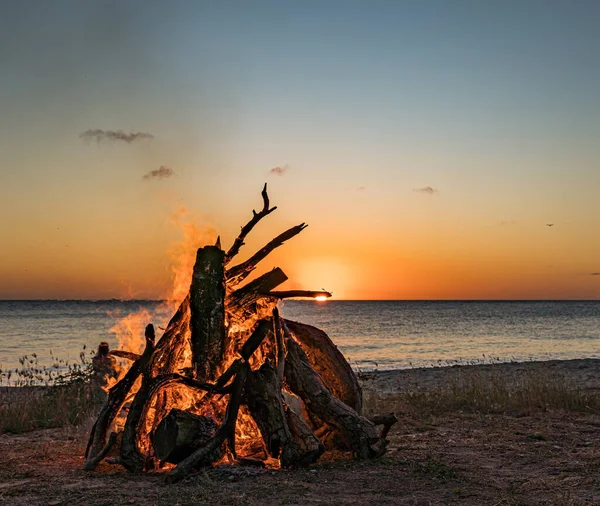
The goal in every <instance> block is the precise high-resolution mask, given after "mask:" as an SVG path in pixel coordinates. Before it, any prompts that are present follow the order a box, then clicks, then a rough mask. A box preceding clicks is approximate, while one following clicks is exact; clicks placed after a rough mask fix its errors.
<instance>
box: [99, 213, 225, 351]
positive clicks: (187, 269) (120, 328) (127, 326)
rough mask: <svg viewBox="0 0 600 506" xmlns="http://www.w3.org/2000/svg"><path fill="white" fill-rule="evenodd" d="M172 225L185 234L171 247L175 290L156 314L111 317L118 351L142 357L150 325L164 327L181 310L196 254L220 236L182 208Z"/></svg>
mask: <svg viewBox="0 0 600 506" xmlns="http://www.w3.org/2000/svg"><path fill="white" fill-rule="evenodd" d="M169 222H170V223H171V225H172V226H173V227H174V228H175V229H176V230H178V231H179V232H180V233H181V236H182V237H181V239H180V240H179V241H177V242H175V243H173V244H171V246H170V247H169V249H168V250H167V255H168V256H169V258H170V263H171V265H170V269H171V279H172V283H171V287H170V288H169V289H168V290H167V293H165V294H164V295H163V297H162V298H163V300H164V302H163V303H162V304H160V305H159V306H158V307H157V308H156V311H155V312H150V311H148V310H147V309H140V310H139V311H136V312H134V313H130V314H128V315H126V316H124V317H120V318H119V316H118V313H114V314H111V316H113V317H114V318H115V319H116V320H117V321H116V322H115V324H114V325H113V326H112V328H111V329H110V330H109V332H111V333H113V334H115V335H116V338H117V342H118V343H119V344H118V348H119V349H121V350H126V351H132V352H134V353H141V352H142V351H143V349H144V346H145V342H146V341H145V338H144V329H145V328H146V325H147V324H148V323H154V324H155V325H157V326H164V324H165V323H166V321H168V318H170V316H171V315H172V314H173V313H174V312H175V311H176V310H177V308H178V306H179V304H180V303H181V301H182V300H183V299H184V298H185V297H186V295H187V293H188V292H189V289H190V283H191V279H192V271H193V269H194V262H195V261H196V250H197V249H198V248H200V247H202V246H205V245H207V244H214V242H215V240H216V237H217V233H216V231H215V230H214V229H213V228H212V227H209V226H205V227H199V226H198V225H197V224H196V222H195V220H194V218H193V216H192V215H191V213H190V211H189V210H188V209H186V208H185V207H184V206H179V207H178V208H177V209H176V210H175V211H174V212H173V214H172V215H171V216H170V219H169Z"/></svg>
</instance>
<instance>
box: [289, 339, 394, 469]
mask: <svg viewBox="0 0 600 506" xmlns="http://www.w3.org/2000/svg"><path fill="white" fill-rule="evenodd" d="M284 328H285V327H284ZM286 346H287V355H286V360H285V380H286V382H287V384H288V385H289V387H290V389H291V390H292V392H294V393H295V394H296V395H298V396H299V397H300V398H301V399H302V400H303V401H304V403H305V404H306V405H307V408H308V409H309V410H310V411H311V412H312V413H314V414H315V415H316V416H318V417H319V418H320V419H321V420H323V421H324V422H325V423H327V424H329V425H331V426H332V427H334V428H335V429H336V430H337V431H338V433H339V434H340V436H341V437H342V438H343V439H344V441H345V442H346V443H347V444H348V446H349V447H350V448H351V449H352V452H353V454H354V456H355V457H357V458H360V459H368V458H374V457H379V456H381V455H383V454H384V453H385V442H384V441H382V440H381V439H380V438H379V436H378V434H377V431H376V430H375V426H374V425H373V424H372V423H371V422H369V420H367V419H366V418H363V417H362V416H360V415H359V414H358V413H357V412H356V411H355V410H353V409H352V408H350V407H349V406H347V405H346V404H344V403H343V402H342V401H340V400H339V399H337V398H336V397H335V396H334V395H332V393H331V392H330V391H329V390H328V389H327V387H326V386H325V385H324V384H323V382H322V381H321V378H320V377H319V375H318V374H317V372H315V370H314V369H313V368H312V366H311V364H310V362H309V360H308V357H307V356H306V353H305V352H304V350H303V349H302V348H301V347H300V345H299V344H298V343H297V342H296V341H294V339H293V338H291V337H287V338H286Z"/></svg>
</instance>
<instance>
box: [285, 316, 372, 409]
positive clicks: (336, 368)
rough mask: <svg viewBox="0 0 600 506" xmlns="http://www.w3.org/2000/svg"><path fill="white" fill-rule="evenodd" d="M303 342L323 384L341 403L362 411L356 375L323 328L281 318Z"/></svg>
mask: <svg viewBox="0 0 600 506" xmlns="http://www.w3.org/2000/svg"><path fill="white" fill-rule="evenodd" d="M284 322H285V327H287V328H288V329H289V330H290V331H291V332H292V334H293V335H294V337H295V338H296V341H297V342H298V343H299V344H300V346H302V349H303V350H304V352H305V354H306V356H307V357H308V362H309V363H310V365H311V366H312V368H313V369H314V370H315V371H317V372H318V373H319V375H320V376H321V379H322V380H323V384H324V385H325V386H326V387H327V389H328V390H329V391H331V393H332V394H333V395H335V396H336V397H337V398H338V399H339V400H341V401H342V402H343V403H344V404H347V405H348V406H350V407H351V408H352V409H353V410H354V411H356V412H357V413H358V414H361V413H362V389H361V387H360V385H359V384H358V378H357V377H356V375H355V374H354V371H353V370H352V368H351V367H350V364H349V363H348V362H347V361H346V359H345V358H344V355H342V353H341V352H340V350H339V349H338V348H337V346H336V345H335V344H333V341H332V340H331V339H330V338H329V336H328V335H327V334H326V333H325V332H323V331H322V330H320V329H318V328H316V327H313V326H312V325H307V324H305V323H298V322H294V321H291V320H284Z"/></svg>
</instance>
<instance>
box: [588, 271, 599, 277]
mask: <svg viewBox="0 0 600 506" xmlns="http://www.w3.org/2000/svg"><path fill="white" fill-rule="evenodd" d="M590 276H600V272H590Z"/></svg>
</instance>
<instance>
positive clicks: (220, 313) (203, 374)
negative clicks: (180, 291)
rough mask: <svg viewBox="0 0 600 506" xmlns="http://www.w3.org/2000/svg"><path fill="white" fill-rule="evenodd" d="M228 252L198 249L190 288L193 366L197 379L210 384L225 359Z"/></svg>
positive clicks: (215, 249)
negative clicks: (225, 260)
mask: <svg viewBox="0 0 600 506" xmlns="http://www.w3.org/2000/svg"><path fill="white" fill-rule="evenodd" d="M224 258H225V252H224V251H223V250H221V249H220V248H218V247H216V246H205V247H204V248H200V249H199V250H198V254H197V255H196V264H195V265H194V273H193V276H192V286H191V288H190V311H191V319H190V327H191V335H192V367H193V369H194V371H195V378H196V379H197V380H201V381H210V380H212V379H213V375H214V374H215V371H216V369H217V366H218V365H219V364H220V363H221V361H222V359H223V342H224V339H225V271H224V266H223V261H224Z"/></svg>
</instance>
